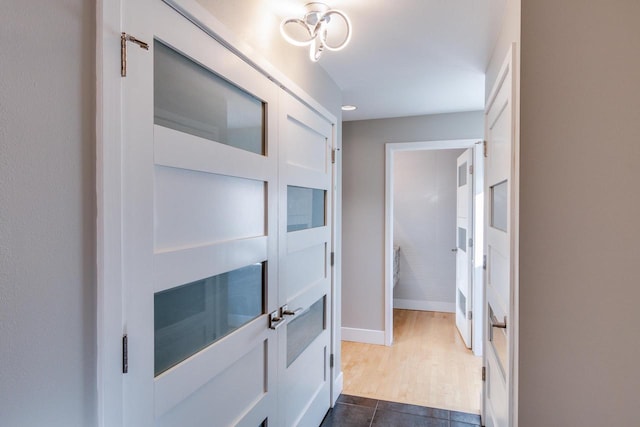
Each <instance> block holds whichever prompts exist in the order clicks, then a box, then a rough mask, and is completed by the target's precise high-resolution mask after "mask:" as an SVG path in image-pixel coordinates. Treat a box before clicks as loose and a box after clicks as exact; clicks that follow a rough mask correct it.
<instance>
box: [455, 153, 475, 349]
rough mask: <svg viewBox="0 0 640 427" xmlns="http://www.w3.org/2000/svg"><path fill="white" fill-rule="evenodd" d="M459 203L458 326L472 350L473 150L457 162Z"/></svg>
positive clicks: (457, 217) (464, 154) (457, 230)
mask: <svg viewBox="0 0 640 427" xmlns="http://www.w3.org/2000/svg"><path fill="white" fill-rule="evenodd" d="M456 165H457V190H456V193H457V202H456V238H457V239H456V240H457V244H456V326H457V327H458V331H460V335H461V336H462V339H463V340H464V343H465V345H466V346H467V347H468V348H471V336H472V334H471V331H472V326H471V307H472V298H473V296H472V291H471V286H472V277H471V273H472V270H473V269H472V262H473V177H472V175H471V173H470V172H471V171H472V170H473V169H472V168H473V149H472V148H469V149H467V150H466V151H465V152H464V153H462V155H460V157H458V159H457V162H456Z"/></svg>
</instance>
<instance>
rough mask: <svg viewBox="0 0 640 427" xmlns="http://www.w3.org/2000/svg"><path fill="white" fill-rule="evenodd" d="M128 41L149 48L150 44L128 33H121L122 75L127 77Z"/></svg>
mask: <svg viewBox="0 0 640 427" xmlns="http://www.w3.org/2000/svg"><path fill="white" fill-rule="evenodd" d="M127 42H132V43H135V44H137V45H138V46H140V48H141V49H144V50H149V45H148V44H147V43H145V42H143V41H142V40H139V39H137V38H135V37H133V36H132V35H130V34H127V33H120V75H121V76H122V77H127Z"/></svg>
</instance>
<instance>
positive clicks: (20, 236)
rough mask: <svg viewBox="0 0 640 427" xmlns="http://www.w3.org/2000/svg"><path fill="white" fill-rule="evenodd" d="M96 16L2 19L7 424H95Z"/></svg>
mask: <svg viewBox="0 0 640 427" xmlns="http://www.w3.org/2000/svg"><path fill="white" fill-rule="evenodd" d="M6 6H8V5H6ZM94 16H95V5H94V3H93V2H87V1H83V0H65V1H42V0H41V1H29V2H11V5H10V7H3V10H2V13H1V14H0V58H1V59H0V61H1V62H2V66H1V68H2V71H1V75H2V77H0V346H1V350H0V420H1V421H0V424H2V425H5V426H41V425H42V426H44V425H47V426H90V425H93V424H94V423H95V417H96V413H95V412H96V408H95V401H96V378H95V368H96V350H95V347H96V333H95V328H96V320H95V317H96V315H95V308H96V307H95V296H96V291H95V285H96V278H95V274H96V270H95V249H94V248H95V226H94V222H95V216H96V197H95V166H94V165H95V137H94V134H95V127H94V122H95V107H94V105H95V90H94V88H95V67H94V63H95V56H94V55H95V53H94V52H95V50H94V49H95V37H94V32H95V18H94Z"/></svg>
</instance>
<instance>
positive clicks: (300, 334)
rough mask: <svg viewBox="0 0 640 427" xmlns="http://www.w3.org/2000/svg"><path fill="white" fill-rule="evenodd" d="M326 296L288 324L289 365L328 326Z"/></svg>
mask: <svg viewBox="0 0 640 427" xmlns="http://www.w3.org/2000/svg"><path fill="white" fill-rule="evenodd" d="M325 300H326V298H325V297H322V298H320V299H319V300H318V301H316V302H314V303H313V304H312V305H311V307H309V309H308V310H307V311H305V312H304V313H302V314H298V315H297V316H296V317H295V318H294V319H293V320H292V321H290V322H289V324H288V325H287V367H289V366H291V364H292V363H293V362H295V360H296V359H297V358H298V356H300V355H301V354H302V353H303V352H304V350H305V349H306V348H307V347H309V345H310V344H311V343H312V342H313V340H315V339H316V337H317V336H318V335H320V334H321V333H322V331H323V330H324V329H325V327H326V321H325V317H324V312H325Z"/></svg>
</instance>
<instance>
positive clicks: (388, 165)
mask: <svg viewBox="0 0 640 427" xmlns="http://www.w3.org/2000/svg"><path fill="white" fill-rule="evenodd" d="M480 140H481V139H455V140H442V141H422V142H388V143H386V144H385V189H384V191H385V215H384V228H385V233H384V264H385V267H384V271H385V273H384V344H385V345H387V346H390V345H391V344H393V182H394V181H393V173H394V155H395V153H397V152H400V151H419V150H455V149H466V148H473V147H477V146H476V143H478V142H479V141H480ZM475 150H477V148H476V149H474V151H475ZM473 180H474V181H475V174H474V178H473ZM474 211H475V209H474ZM474 218H475V215H474ZM474 222H475V221H474ZM474 225H475V224H474ZM479 228H480V227H474V241H475V238H476V236H475V234H476V232H477V230H478V229H479ZM480 229H481V228H480ZM473 276H474V277H473V279H474V280H472V285H471V287H472V289H473V291H472V294H473V298H472V300H475V298H476V296H477V295H482V283H477V281H476V280H475V275H473ZM479 314H480V313H479ZM476 318H477V319H478V321H480V319H484V316H481V317H476V314H475V313H474V319H476ZM475 326H476V322H475V321H474V328H475ZM480 327H481V326H480Z"/></svg>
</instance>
